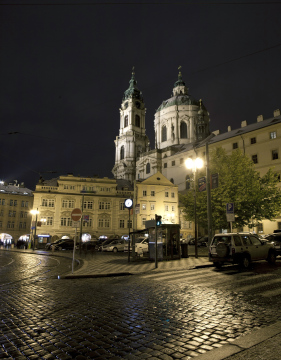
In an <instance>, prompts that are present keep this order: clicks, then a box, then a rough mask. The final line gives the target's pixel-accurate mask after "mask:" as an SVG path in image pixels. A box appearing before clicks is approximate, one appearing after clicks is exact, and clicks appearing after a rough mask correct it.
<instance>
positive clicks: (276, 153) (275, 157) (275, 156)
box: [272, 150, 279, 160]
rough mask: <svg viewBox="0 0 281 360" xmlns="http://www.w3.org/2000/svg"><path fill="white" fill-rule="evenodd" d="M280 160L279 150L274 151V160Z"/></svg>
mask: <svg viewBox="0 0 281 360" xmlns="http://www.w3.org/2000/svg"><path fill="white" fill-rule="evenodd" d="M277 159H279V156H278V150H272V160H277Z"/></svg>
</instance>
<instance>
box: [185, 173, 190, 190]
mask: <svg viewBox="0 0 281 360" xmlns="http://www.w3.org/2000/svg"><path fill="white" fill-rule="evenodd" d="M185 188H186V190H190V176H189V175H186V177H185Z"/></svg>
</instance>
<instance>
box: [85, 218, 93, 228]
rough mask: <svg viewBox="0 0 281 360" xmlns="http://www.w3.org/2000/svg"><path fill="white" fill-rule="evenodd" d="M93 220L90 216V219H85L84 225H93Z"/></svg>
mask: <svg viewBox="0 0 281 360" xmlns="http://www.w3.org/2000/svg"><path fill="white" fill-rule="evenodd" d="M92 225H93V220H92V219H91V218H90V217H89V218H88V220H83V226H84V227H92Z"/></svg>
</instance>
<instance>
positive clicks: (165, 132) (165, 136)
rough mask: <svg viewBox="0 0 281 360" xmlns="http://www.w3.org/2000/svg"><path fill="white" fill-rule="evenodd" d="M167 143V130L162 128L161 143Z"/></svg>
mask: <svg viewBox="0 0 281 360" xmlns="http://www.w3.org/2000/svg"><path fill="white" fill-rule="evenodd" d="M164 141H167V128H166V126H162V142H164Z"/></svg>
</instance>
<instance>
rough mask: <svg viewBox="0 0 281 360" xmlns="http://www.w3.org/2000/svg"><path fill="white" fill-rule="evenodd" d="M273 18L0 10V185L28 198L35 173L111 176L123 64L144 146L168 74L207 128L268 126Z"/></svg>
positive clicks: (140, 9)
mask: <svg viewBox="0 0 281 360" xmlns="http://www.w3.org/2000/svg"><path fill="white" fill-rule="evenodd" d="M6 4H8V5H6ZM73 4H74V5H73ZM280 18H281V1H280V2H278V1H272V2H271V1H261V2H260V3H259V4H258V3H257V2H256V1H251V0H249V1H247V2H246V1H239V0H238V1H221V2H219V1H217V2H214V1H208V0H206V1H199V0H198V1H172V0H170V1H169V0H167V1H157V0H155V1H152V2H150V1H140V0H139V1H134V0H128V1H127V2H122V1H115V0H111V1H106V0H104V1H92V0H88V1H78V0H77V1H71V0H69V1H64V0H56V1H55V0H53V1H48V0H45V1H41V0H36V1H34V0H29V1H26V0H21V1H19V0H18V1H13V0H10V1H0V46H1V55H0V65H1V66H0V118H1V131H0V134H1V137H0V139H1V143H0V162H1V171H0V179H3V180H5V181H12V180H15V179H16V180H18V181H19V182H25V183H26V185H27V186H28V187H29V188H31V189H34V188H35V184H36V182H37V180H38V178H39V173H40V172H41V173H42V175H43V177H45V178H50V177H55V176H58V175H64V174H67V173H69V172H73V173H74V174H75V175H78V174H79V175H81V176H92V175H95V174H98V175H99V176H102V177H103V176H108V177H112V173H111V169H112V167H113V165H114V159H115V146H114V139H115V137H116V136H117V135H118V132H119V125H120V119H119V107H120V104H121V101H122V96H123V93H124V91H125V90H126V89H127V88H128V86H129V80H130V78H131V69H132V67H133V66H135V74H136V79H137V81H138V86H139V88H140V90H141V91H142V92H143V96H144V99H145V104H146V108H147V113H146V129H147V135H148V136H149V138H150V141H151V145H152V147H153V148H154V130H153V120H154V113H155V109H157V108H158V106H159V105H160V104H161V102H162V101H163V100H165V99H167V98H169V97H170V95H171V93H172V88H173V84H174V82H175V81H176V80H177V74H178V66H179V65H181V66H182V74H183V79H184V81H185V82H186V85H187V86H188V88H189V92H190V94H191V95H192V96H193V97H195V98H197V99H200V98H202V99H203V102H204V104H205V106H206V108H207V109H208V111H209V112H210V117H211V125H210V126H211V130H212V131H213V130H217V129H220V130H221V132H225V131H227V126H228V125H231V126H232V128H233V129H235V128H239V127H240V124H241V121H243V120H247V121H248V123H253V122H255V121H256V117H257V115H260V114H263V115H264V117H265V118H268V117H271V116H272V114H273V111H274V110H275V109H278V108H280V106H281V97H280V80H281V66H280V64H281V26H280ZM11 132H17V134H9V133H11ZM48 171H57V174H50V173H45V174H43V173H44V172H48Z"/></svg>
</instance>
